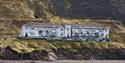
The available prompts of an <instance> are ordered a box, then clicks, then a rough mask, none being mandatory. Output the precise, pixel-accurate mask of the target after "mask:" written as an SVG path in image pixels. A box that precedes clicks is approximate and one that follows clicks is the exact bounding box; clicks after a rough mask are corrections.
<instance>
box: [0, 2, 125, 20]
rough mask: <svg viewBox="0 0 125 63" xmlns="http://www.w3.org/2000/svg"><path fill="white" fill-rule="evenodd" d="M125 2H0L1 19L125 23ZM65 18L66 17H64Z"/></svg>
mask: <svg viewBox="0 0 125 63" xmlns="http://www.w3.org/2000/svg"><path fill="white" fill-rule="evenodd" d="M124 11H125V1H124V0H21V1H20V0H18V1H17V0H0V18H10V19H12V18H13V19H31V18H32V19H33V18H37V19H38V18H39V19H47V20H50V18H52V17H53V15H56V16H61V18H82V19H86V18H87V19H116V20H120V21H122V22H124V20H125V19H124V17H125V12H124ZM64 16H65V17H64Z"/></svg>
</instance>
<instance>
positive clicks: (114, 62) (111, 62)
mask: <svg viewBox="0 0 125 63" xmlns="http://www.w3.org/2000/svg"><path fill="white" fill-rule="evenodd" d="M0 63H125V61H119V60H103V61H100V60H91V61H89V60H82V61H74V60H60V61H3V60H1V61H0Z"/></svg>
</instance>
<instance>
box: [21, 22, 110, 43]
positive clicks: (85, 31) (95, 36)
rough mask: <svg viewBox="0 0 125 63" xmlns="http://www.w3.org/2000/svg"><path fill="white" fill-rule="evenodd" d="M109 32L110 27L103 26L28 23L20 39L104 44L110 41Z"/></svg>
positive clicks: (22, 30)
mask: <svg viewBox="0 0 125 63" xmlns="http://www.w3.org/2000/svg"><path fill="white" fill-rule="evenodd" d="M109 31H110V29H109V27H101V26H98V27H97V26H83V25H69V24H61V25H59V24H50V23H28V24H24V25H23V26H22V28H21V33H20V37H22V38H25V37H26V38H44V39H64V40H83V41H99V42H104V41H107V40H108V39H109Z"/></svg>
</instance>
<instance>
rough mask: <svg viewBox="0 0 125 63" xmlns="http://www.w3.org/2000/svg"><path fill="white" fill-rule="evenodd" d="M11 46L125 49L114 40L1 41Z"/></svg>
mask: <svg viewBox="0 0 125 63" xmlns="http://www.w3.org/2000/svg"><path fill="white" fill-rule="evenodd" d="M5 47H10V48H11V49H12V50H14V51H17V52H18V53H28V52H32V51H34V50H46V51H50V50H52V49H55V50H56V49H58V48H64V49H70V50H71V51H74V50H75V49H79V48H89V49H92V50H94V51H96V49H123V48H125V44H123V43H112V42H102V43H101V42H82V41H54V40H53V41H49V40H40V39H37V40H36V39H25V40H24V39H8V40H5V41H0V48H5Z"/></svg>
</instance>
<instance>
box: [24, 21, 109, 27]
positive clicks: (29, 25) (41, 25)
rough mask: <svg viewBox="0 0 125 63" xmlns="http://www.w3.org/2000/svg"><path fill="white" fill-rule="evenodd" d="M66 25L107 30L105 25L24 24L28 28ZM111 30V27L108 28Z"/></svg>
mask: <svg viewBox="0 0 125 63" xmlns="http://www.w3.org/2000/svg"><path fill="white" fill-rule="evenodd" d="M64 25H71V26H72V28H90V27H91V28H107V27H106V26H103V25H97V24H91V23H88V24H64V23H63V24H53V23H39V22H30V23H27V24H24V26H28V27H48V28H51V27H57V28H58V27H63V26H64ZM108 28H109V27H108Z"/></svg>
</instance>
